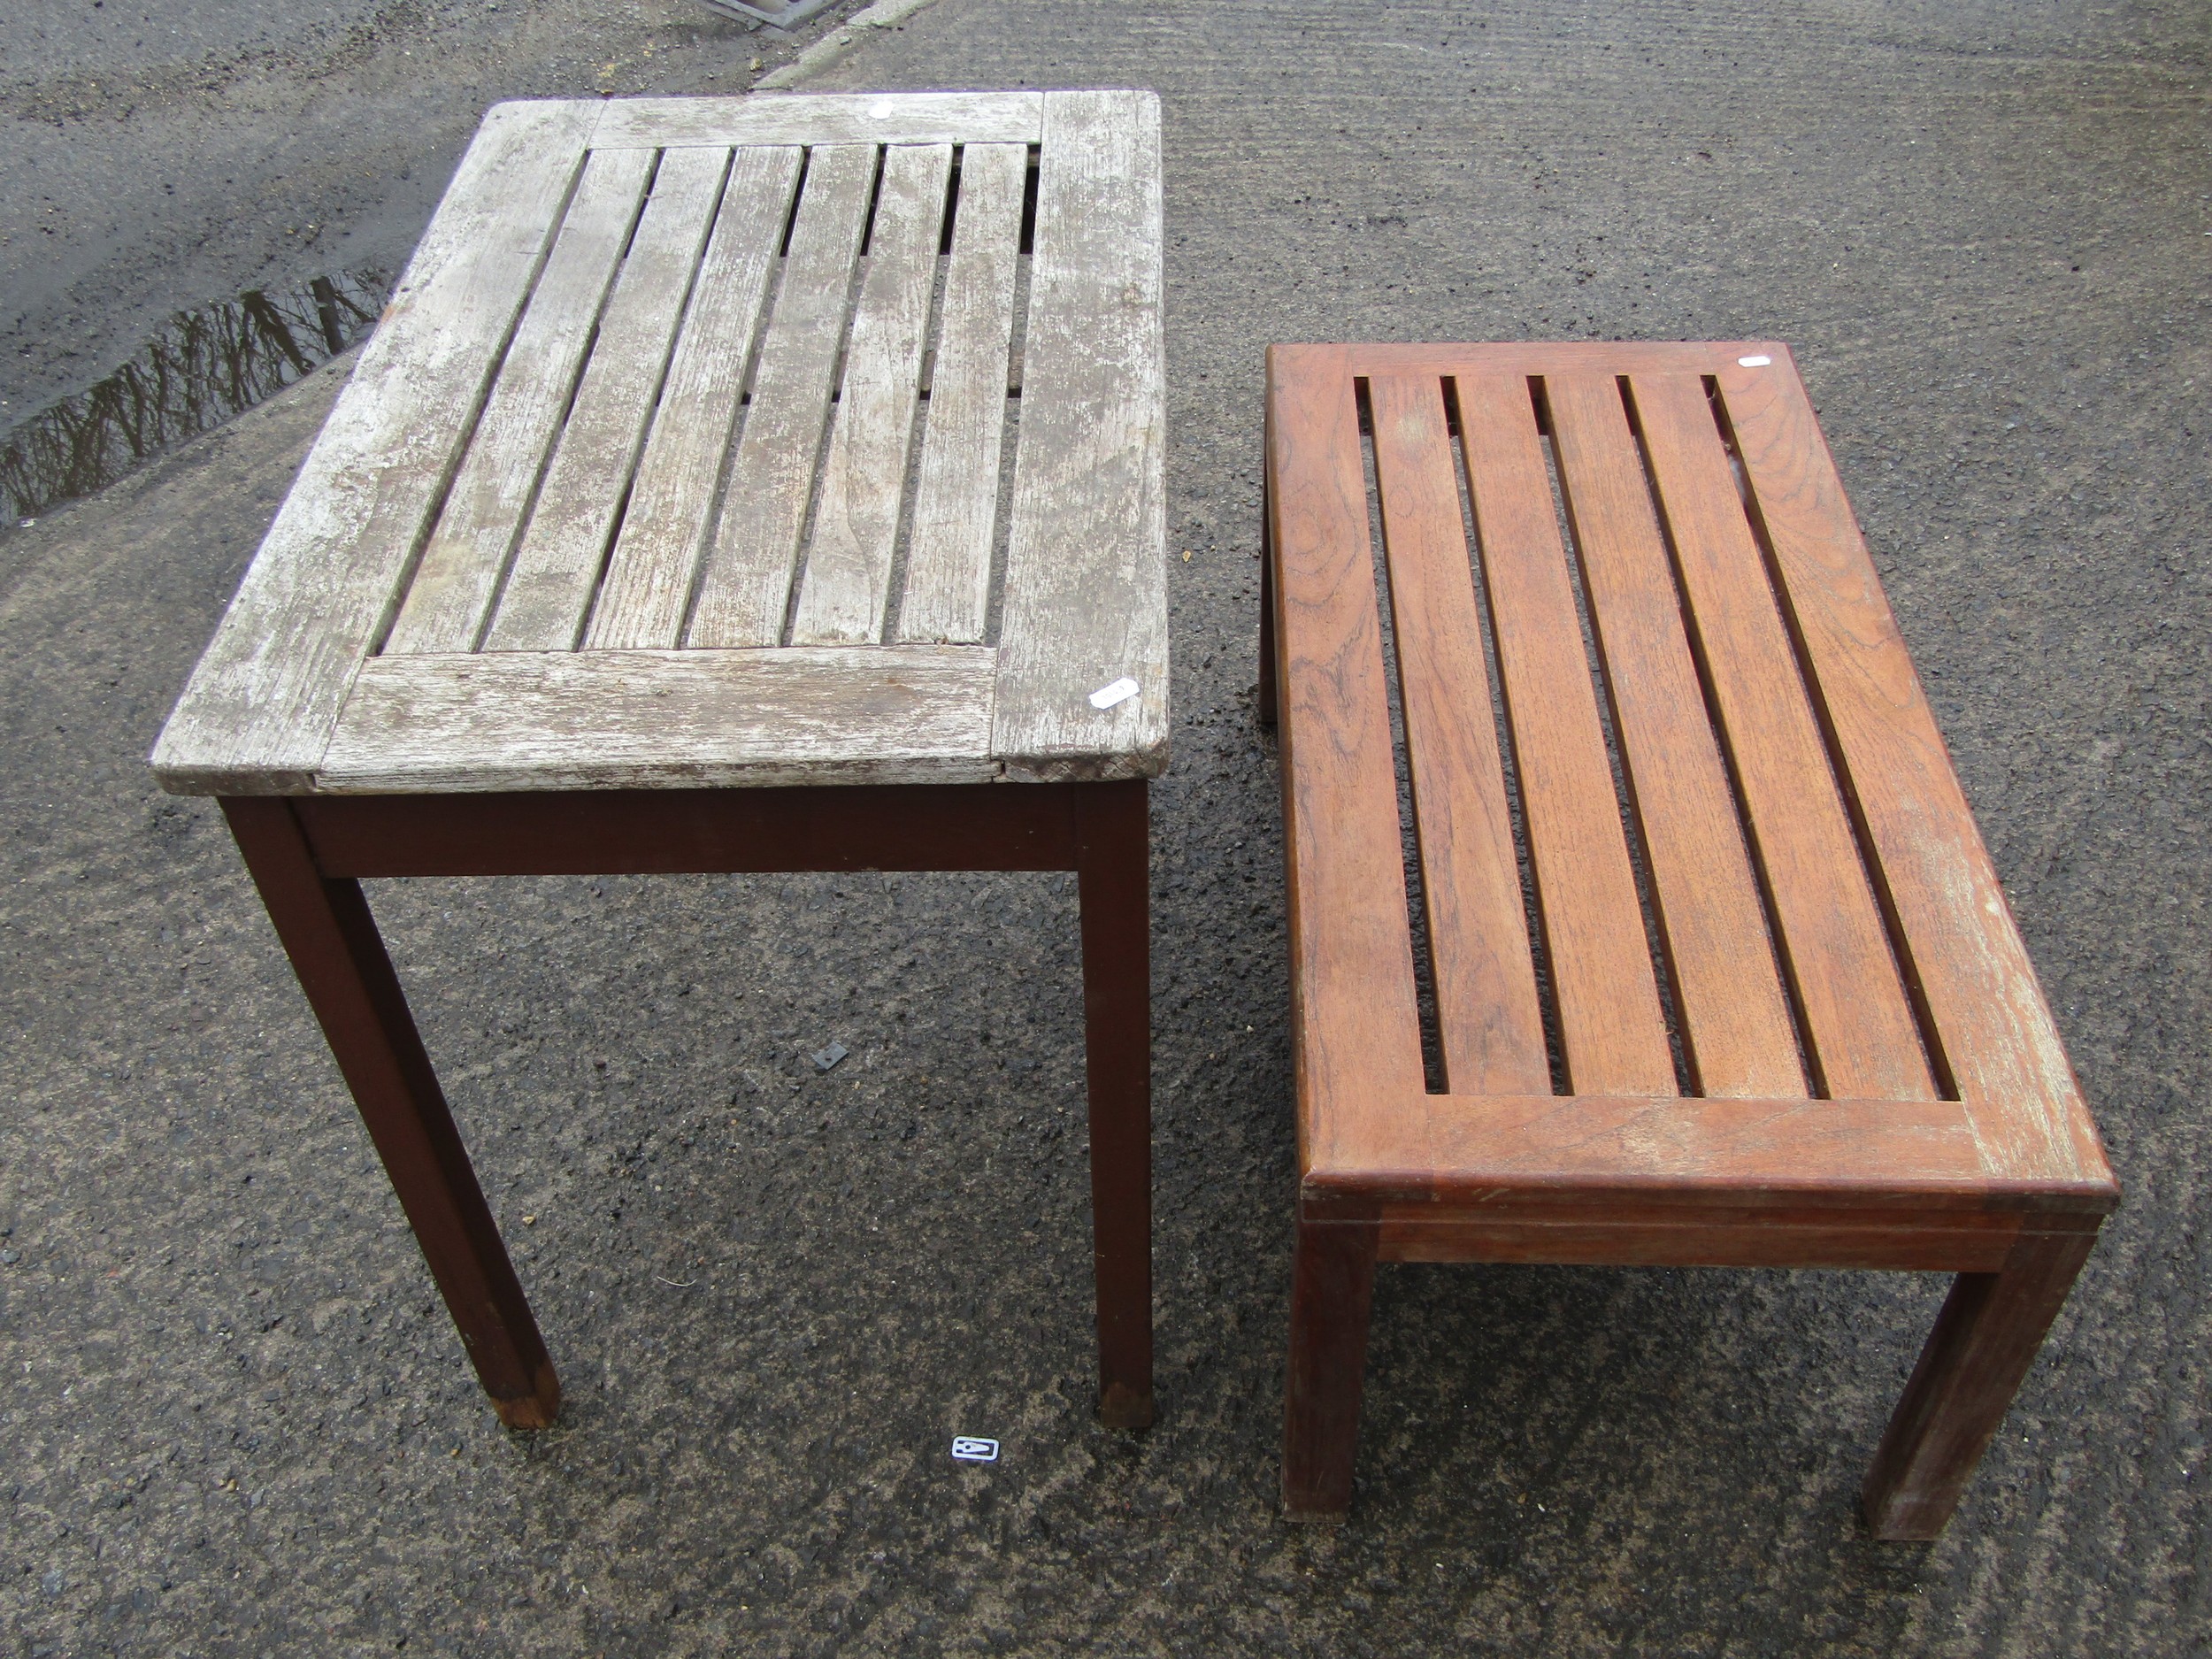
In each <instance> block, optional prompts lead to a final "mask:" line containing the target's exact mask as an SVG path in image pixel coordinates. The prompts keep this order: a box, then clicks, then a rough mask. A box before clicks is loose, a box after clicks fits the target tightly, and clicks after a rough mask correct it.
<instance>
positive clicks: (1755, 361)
mask: <svg viewBox="0 0 2212 1659" xmlns="http://www.w3.org/2000/svg"><path fill="white" fill-rule="evenodd" d="M1773 361H1774V359H1773V358H1772V357H1738V358H1737V359H1736V366H1737V367H1738V368H1740V369H1763V368H1764V367H1766V365H1768V364H1770V363H1771V362H1773Z"/></svg>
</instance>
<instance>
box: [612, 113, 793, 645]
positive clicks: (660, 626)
mask: <svg viewBox="0 0 2212 1659" xmlns="http://www.w3.org/2000/svg"><path fill="white" fill-rule="evenodd" d="M611 153H613V154H617V155H635V154H640V153H642V152H640V151H635V150H617V151H614V152H611ZM802 158H803V152H801V151H800V150H796V149H795V148H790V147H777V148H760V149H752V150H739V151H738V152H737V154H736V156H735V157H734V158H733V160H732V162H731V164H730V179H729V183H728V184H727V185H726V186H725V187H724V188H723V191H722V209H721V211H720V212H719V213H718V215H717V216H716V219H715V226H714V235H713V237H712V239H711V240H710V241H709V242H708V243H707V252H706V257H705V258H704V259H703V260H701V261H700V264H699V276H698V280H697V281H696V282H695V283H694V284H693V286H692V298H691V310H690V312H689V314H688V315H687V316H686V318H685V319H684V326H683V333H682V334H680V336H678V338H677V341H676V351H675V355H674V356H673V357H672V358H670V360H669V365H668V384H667V386H666V387H665V388H663V390H662V392H661V401H660V408H659V411H657V413H656V414H655V415H654V417H653V430H652V435H651V436H650V437H649V439H647V441H646V445H645V455H644V457H643V458H642V459H641V460H640V461H639V463H638V469H637V481H636V483H635V484H634V486H633V487H632V488H631V491H630V505H629V508H628V511H626V512H625V513H624V514H623V515H622V529H621V533H620V534H618V536H617V538H616V540H615V544H614V552H613V554H612V555H611V557H609V559H608V561H607V574H606V577H605V579H604V580H603V581H602V582H601V583H600V586H599V597H598V599H597V601H596V602H595V604H594V605H593V607H592V613H591V622H590V624H589V626H588V627H587V628H586V629H585V632H584V643H585V645H586V646H588V647H590V648H593V649H624V648H626V649H638V648H650V647H656V646H658V647H664V648H665V647H672V646H674V645H675V644H676V643H677V641H678V638H679V636H680V634H682V632H683V624H684V610H685V607H686V606H687V605H688V604H689V603H690V601H691V584H692V579H693V577H694V576H695V574H696V572H697V571H698V567H699V558H700V556H701V553H702V552H703V548H704V543H705V540H706V534H707V521H708V518H709V516H710V513H711V512H712V511H713V506H714V490H715V484H716V481H717V480H718V476H719V474H720V472H721V468H722V459H723V457H724V456H725V455H726V453H727V451H728V449H729V444H730V434H731V432H732V431H733V429H734V428H735V426H736V421H737V412H738V407H739V403H738V400H739V397H740V395H741V392H742V390H743V388H744V383H745V365H746V364H747V362H748V361H749V358H750V356H751V352H752V346H753V338H754V336H755V334H757V333H758V332H759V327H760V317H761V311H762V309H763V308H764V305H765V304H766V303H767V295H768V276H769V272H770V270H771V269H772V267H773V265H775V262H776V250H777V246H778V244H779V243H780V242H781V241H782V238H783V230H784V226H785V224H786V223H787V221H788V219H789V217H790V211H791V192H792V189H793V188H794V187H795V185H796V184H797V183H798V180H799V167H800V163H801V160H802Z"/></svg>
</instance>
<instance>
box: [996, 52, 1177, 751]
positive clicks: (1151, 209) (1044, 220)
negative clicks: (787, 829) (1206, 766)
mask: <svg viewBox="0 0 2212 1659" xmlns="http://www.w3.org/2000/svg"><path fill="white" fill-rule="evenodd" d="M1160 237H1161V221H1160V105H1159V100H1158V99H1157V98H1156V97H1155V96H1153V95H1152V94H1150V93H1148V92H1052V93H1048V94H1046V95H1045V118H1044V143H1043V151H1042V155H1041V160H1040V163H1039V174H1038V192H1037V222H1036V231H1035V246H1036V255H1035V262H1034V267H1033V272H1032V275H1031V280H1030V294H1029V311H1028V348H1027V355H1026V360H1025V365H1024V367H1023V376H1024V380H1023V388H1024V389H1023V399H1022V422H1021V440H1020V444H1019V447H1018V454H1017V456H1016V458H1015V464H1014V488H1013V500H1012V504H1011V507H1010V531H1009V536H1008V545H1007V557H1006V591H1005V598H1004V602H1003V613H1002V618H1001V620H1000V639H999V689H998V703H997V710H996V714H995V721H996V724H995V727H994V732H993V743H994V746H995V748H996V749H997V750H998V752H999V753H1000V754H1001V755H1002V756H1004V757H1006V758H1007V760H1008V761H1009V763H1010V764H1011V765H1014V766H1016V767H1018V769H1020V770H1021V771H1023V772H1025V773H1028V774H1030V775H1034V776H1040V777H1046V778H1074V777H1084V776H1099V775H1102V774H1103V775H1108V776H1134V775H1143V774H1149V773H1152V772H1157V771H1158V770H1159V769H1160V768H1161V767H1162V766H1163V765H1164V764H1166V758H1167V739H1168V730H1167V691H1168V684H1167V671H1168V634H1167V584H1166V579H1165V577H1164V573H1163V572H1164V565H1165V560H1166V549H1167V503H1166V495H1165V479H1164V468H1165V455H1166V449H1165V443H1166V434H1165V430H1164V426H1165V404H1164V371H1163V365H1162V359H1161V334H1160V257H1161V253H1160ZM1123 678H1127V679H1131V680H1135V681H1136V682H1137V687H1138V695H1135V696H1133V697H1131V698H1128V699H1127V700H1126V701H1124V702H1121V703H1116V704H1114V705H1113V706H1112V707H1110V708H1108V709H1100V708H1097V707H1095V706H1094V704H1093V703H1091V701H1090V694H1091V693H1092V692H1094V691H1095V690H1097V689H1099V688H1100V687H1103V686H1107V685H1110V684H1111V683H1112V682H1113V681H1115V680H1120V679H1123Z"/></svg>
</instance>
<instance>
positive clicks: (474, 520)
mask: <svg viewBox="0 0 2212 1659" xmlns="http://www.w3.org/2000/svg"><path fill="white" fill-rule="evenodd" d="M652 176H653V156H652V152H651V151H649V150H604V151H602V152H600V153H598V154H596V155H595V156H593V157H591V159H590V160H589V161H588V162H587V163H586V164H585V165H584V176H583V180H582V181H581V182H580V184H579V185H578V186H577V188H576V198H575V200H574V201H572V203H570V204H569V209H568V215H567V217H566V218H565V219H563V220H562V221H561V230H560V234H559V236H558V238H557V239H556V241H555V242H554V244H553V252H552V254H551V255H550V256H549V257H548V258H547V260H546V262H545V271H544V273H543V274H542V275H541V277H540V278H539V280H538V286H537V288H536V291H535V292H534V293H533V294H532V295H531V296H530V305H529V309H528V310H527V311H525V312H524V313H523V317H522V324H521V326H520V327H518V329H517V330H516V331H515V339H514V343H513V344H512V345H511V346H510V347H508V349H507V357H506V361H504V362H503V363H502V364H501V365H500V368H499V382H498V384H497V385H495V387H494V388H492V395H491V401H490V402H489V403H487V404H486V405H485V407H484V415H483V419H480V421H478V422H477V426H476V436H475V437H474V439H473V440H472V442H470V444H469V451H468V456H467V458H466V459H465V460H464V461H463V462H462V463H461V472H460V476H459V477H458V478H457V479H456V480H454V484H453V488H452V491H451V493H450V494H449V495H447V497H446V504H445V510H444V511H442V513H441V514H440V515H439V518H438V526H437V528H436V529H435V530H434V532H433V533H432V534H431V537H430V545H429V546H428V547H427V548H426V549H425V550H424V552H423V556H422V563H421V564H420V565H419V566H418V567H417V569H416V572H415V580H413V582H411V584H409V587H408V589H407V600H406V603H404V604H403V605H402V606H401V607H400V612H399V620H398V621H397V622H396V623H395V624H394V625H393V626H392V634H391V637H390V638H389V639H388V640H387V641H385V644H384V649H385V650H386V651H387V652H388V653H392V654H397V653H403V652H409V651H465V650H468V649H472V647H473V646H474V645H475V643H476V638H477V635H478V634H480V632H481V631H482V629H483V626H484V616H485V613H486V612H487V611H489V610H490V609H491V603H492V594H493V591H494V589H495V588H496V587H497V585H498V582H499V578H500V575H501V573H502V572H503V571H504V570H505V568H506V564H507V554H508V550H509V549H511V548H512V547H513V546H514V541H515V534H516V531H517V529H518V527H519V526H520V525H521V523H522V517H523V513H524V511H525V510H526V508H527V506H528V504H529V501H530V493H531V491H532V490H534V488H536V487H537V482H538V479H539V477H540V475H541V473H542V472H544V470H545V457H546V452H547V451H548V450H549V449H551V448H552V445H553V438H554V434H556V433H557V432H558V431H559V429H560V422H561V417H562V416H563V414H565V412H566V411H567V409H568V402H569V398H570V396H572V394H573V393H574V391H575V389H576V377H577V373H578V372H579V371H580V369H581V367H582V365H583V361H584V353H585V350H586V349H587V348H588V347H589V345H590V343H591V337H592V329H593V326H594V325H595V324H596V323H597V322H598V320H599V308H600V306H601V304H602V303H603V302H604V301H605V299H606V296H607V288H608V286H609V285H610V284H611V282H612V281H613V280H614V273H615V269H616V267H617V265H618V264H619V263H620V261H621V258H622V250H623V249H624V248H625V247H626V245H627V244H628V242H629V240H630V231H631V228H632V227H634V225H635V224H636V223H637V216H638V211H639V209H640V208H641V206H642V205H643V203H644V199H645V187H646V184H647V183H648V181H649V180H651V178H652Z"/></svg>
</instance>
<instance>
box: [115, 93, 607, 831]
mask: <svg viewBox="0 0 2212 1659" xmlns="http://www.w3.org/2000/svg"><path fill="white" fill-rule="evenodd" d="M596 119H597V111H596V110H595V107H594V106H592V105H591V104H568V103H541V104H500V105H497V106H496V107H495V108H494V109H493V110H492V111H491V112H490V113H489V114H488V115H487V116H486V117H485V119H484V124H483V126H482V127H480V129H479V130H478V132H477V135H476V138H475V140H474V141H473V142H472V143H471V144H470V146H469V149H468V153H467V154H466V155H465V156H464V157H462V159H461V165H460V167H459V168H458V170H457V172H456V173H455V174H454V179H453V182H452V184H451V185H450V186H449V188H448V189H447V191H446V194H445V197H444V199H443V201H442V202H441V203H440V204H439V207H438V212H437V215H436V217H435V218H434V219H432V220H431V223H430V228H429V229H428V230H427V231H426V232H425V233H424V235H423V240H422V242H421V245H420V246H419V248H418V249H417V250H416V252H415V256H414V257H413V259H412V260H411V261H410V262H409V264H408V267H407V271H406V273H405V274H404V275H403V277H402V278H401V280H400V283H399V287H398V288H396V290H395V291H394V295H393V299H392V303H391V305H390V307H389V309H388V311H386V313H385V319H384V321H383V322H382V324H381V325H380V326H379V327H378V329H377V331H376V333H375V334H373V335H372V336H371V338H370V341H369V343H368V345H367V346H366V347H365V348H364V349H363V351H362V355H361V360H360V363H359V365H357V367H356V368H355V370H354V372H353V375H352V378H351V379H350V380H349V381H348V382H347V386H346V389H345V390H344V391H343V392H342V393H341V394H340V395H339V398H338V403H337V405H336V407H335V408H334V409H333V410H332V411H331V415H330V419H328V420H327V421H326V423H325V424H324V426H323V432H322V436H321V437H320V438H319V439H318V440H317V441H316V444H315V448H314V449H313V451H312V452H311V454H310V455H309V457H308V458H307V462H306V465H304V466H303V467H302V469H301V471H300V475H299V477H298V479H297V480H296V481H295V483H294V484H293V487H292V492H291V494H290V495H288V496H287V497H286V498H285V503H284V506H283V507H282V509H281V510H280V511H279V512H278V514H277V517H276V521H275V523H274V524H273V525H272V526H270V530H269V534H268V535H267V537H266V538H265V540H264V541H263V542H262V544H261V550H260V551H259V553H257V555H256V556H255V558H254V562H253V565H252V566H251V567H250V569H249V570H248V572H246V578H245V580H244V582H243V584H242V586H241V587H240V588H239V590H238V595H237V597H236V598H235V599H234V600H233V601H232V603H231V606H230V609H229V611H227V613H226V614H225V616H224V618H223V624H222V626H221V627H220V628H219V630H218V632H217V634H216V635H215V639H214V641H213V642H212V643H211V644H210V645H209V647H208V649H207V652H206V654H205V655H204V656H203V657H201V659H200V663H199V666H198V667H197V668H196V670H195V671H194V672H193V676H192V680H191V682H190V683H189V684H188V686H187V687H185V692H184V695H183V697H182V698H181V699H180V702H179V703H178V705H177V708H176V710H175V712H174V713H173V715H172V716H171V717H170V719H169V722H168V725H167V726H166V727H165V729H164V730H163V733H162V735H161V740H160V741H159V742H158V743H157V745H156V746H155V749H154V754H153V765H154V770H155V772H157V774H158V775H159V777H160V779H161V780H162V783H163V786H164V787H167V788H171V789H176V790H180V791H187V792H204V793H216V792H221V793H227V794H238V795H257V794H273V793H281V792H284V791H287V790H298V789H303V788H305V787H308V782H309V780H310V778H311V775H312V773H313V771H314V767H315V764H316V763H317V762H318V761H319V759H320V758H321V757H322V752H323V749H324V747H325V745H326V743H327V742H328V741H329V740H330V733H331V728H332V727H333V726H334V724H335V723H336V720H337V718H338V711H339V710H340V708H341V707H342V705H343V703H344V702H345V697H346V692H347V689H348V687H349V686H350V685H351V683H352V680H353V676H354V672H355V671H356V669H357V667H358V666H359V664H360V663H361V661H362V659H363V658H364V657H365V656H366V655H367V653H368V652H369V650H370V649H372V647H373V644H374V642H375V641H376V640H377V638H378V637H379V636H380V634H382V633H383V632H384V629H385V626H386V625H387V624H388V621H389V620H390V618H391V616H392V613H393V610H394V608H395V607H396V604H397V603H398V600H399V588H400V584H401V582H402V581H403V580H404V579H405V576H406V573H407V571H408V568H409V565H410V564H411V561H412V559H413V557H414V555H415V551H416V549H417V547H418V546H419V543H420V538H421V536H422V534H423V532H424V529H425V527H426V520H427V519H428V518H429V516H430V513H431V511H432V509H433V508H434V505H435V503H437V501H438V499H439V497H440V495H442V492H443V491H444V489H445V488H446V484H447V482H448V480H449V479H450V478H451V476H452V469H453V466H454V465H455V462H456V461H457V458H458V457H459V455H460V452H461V449H462V448H463V446H464V445H465V443H466V442H467V440H468V436H469V434H470V432H471V431H472V429H473V426H474V425H475V420H476V415H477V411H478V410H479V409H480V406H481V403H482V400H483V398H484V396H485V394H486V391H487V389H488V386H489V383H490V380H491V378H492V373H493V370H494V368H495V365H496V364H497V362H498V359H499V354H500V351H501V349H502V348H503V346H504V344H505V343H506V342H507V339H508V335H509V333H510V331H511V328H512V326H513V325H514V321H515V319H516V316H517V314H518V312H519V311H521V309H522V305H523V302H524V300H525V299H526V296H527V295H528V293H529V289H530V283H531V280H532V279H533V277H534V275H535V274H536V273H537V270H538V267H539V264H540V261H541V259H542V258H543V257H544V256H545V252H546V250H547V246H548V244H549V242H550V240H551V236H552V232H553V227H554V226H555V225H556V224H557V222H558V220H559V218H560V215H561V211H562V206H563V204H564V203H565V200H566V199H567V197H568V195H569V189H570V186H571V184H572V181H573V180H574V179H575V177H576V173H577V170H578V168H579V166H580V163H581V161H582V158H583V147H584V141H585V139H586V137H587V136H588V134H589V133H590V131H591V127H592V124H593V122H594V121H595V120H596Z"/></svg>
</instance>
